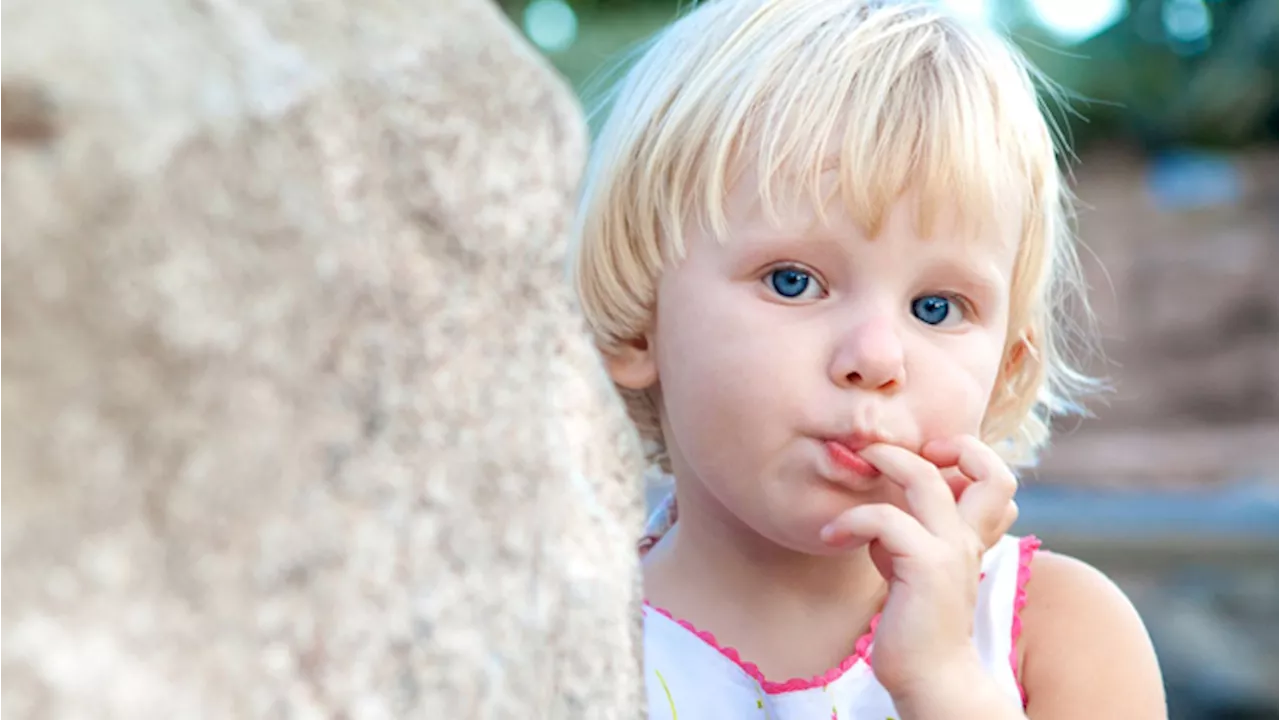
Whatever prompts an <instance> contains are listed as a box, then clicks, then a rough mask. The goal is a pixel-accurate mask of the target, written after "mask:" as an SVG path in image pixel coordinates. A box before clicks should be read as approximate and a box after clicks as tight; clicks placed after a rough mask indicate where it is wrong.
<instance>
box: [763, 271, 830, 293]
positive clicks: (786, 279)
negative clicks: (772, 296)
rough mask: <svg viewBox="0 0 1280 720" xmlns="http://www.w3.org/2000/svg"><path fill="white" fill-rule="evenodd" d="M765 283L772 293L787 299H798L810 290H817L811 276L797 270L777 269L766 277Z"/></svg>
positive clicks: (816, 285)
mask: <svg viewBox="0 0 1280 720" xmlns="http://www.w3.org/2000/svg"><path fill="white" fill-rule="evenodd" d="M765 281H766V282H768V284H769V287H770V288H772V289H773V291H774V292H776V293H778V294H779V295H781V296H782V297H784V298H789V299H795V298H798V297H800V296H802V295H804V294H805V292H806V291H807V290H809V289H811V288H818V284H817V282H816V281H815V280H814V279H813V276H812V275H810V274H809V273H807V272H805V271H804V270H800V269H799V268H778V269H777V270H773V271H772V272H770V273H769V274H768V275H766V276H765ZM819 289H820V288H819Z"/></svg>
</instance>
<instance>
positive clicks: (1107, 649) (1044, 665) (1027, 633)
mask: <svg viewBox="0 0 1280 720" xmlns="http://www.w3.org/2000/svg"><path fill="white" fill-rule="evenodd" d="M1028 568H1029V575H1030V577H1029V578H1028V579H1027V581H1026V587H1025V590H1026V604H1025V606H1024V607H1023V608H1022V609H1021V623H1022V633H1021V636H1020V638H1019V642H1018V644H1019V648H1018V654H1019V656H1020V657H1021V663H1020V665H1021V668H1020V671H1019V673H1018V675H1019V677H1021V678H1022V679H1023V686H1024V688H1025V690H1026V694H1027V700H1028V703H1029V704H1028V707H1029V708H1031V709H1036V710H1038V711H1039V712H1038V713H1037V715H1036V716H1038V717H1041V716H1042V717H1049V718H1053V717H1057V716H1061V717H1077V716H1078V715H1074V714H1072V713H1079V712H1082V711H1084V710H1085V709H1086V708H1087V709H1088V710H1089V711H1090V713H1094V714H1091V715H1090V717H1126V718H1145V717H1164V713H1165V706H1164V690H1163V683H1162V681H1161V678H1160V670H1159V666H1158V663H1157V661H1156V656H1155V651H1154V649H1153V647H1152V645H1151V640H1150V638H1149V637H1148V635H1147V631H1146V628H1145V627H1144V626H1143V623H1142V619H1141V618H1140V617H1139V616H1138V612H1137V610H1136V609H1135V608H1134V606H1133V604H1132V603H1131V602H1130V601H1129V598H1128V597H1126V596H1125V594H1124V592H1123V591H1121V590H1120V588H1119V587H1117V586H1116V584H1115V583H1114V582H1112V580H1111V579H1110V578H1108V577H1107V576H1106V575H1104V574H1103V573H1102V572H1101V571H1099V570H1098V569H1097V568H1094V567H1093V566H1091V565H1089V564H1088V563H1085V562H1083V561H1081V560H1077V559H1076V558H1073V557H1070V556H1068V555H1062V554H1059V553H1055V552H1051V551H1048V550H1042V551H1038V552H1035V553H1034V555H1033V556H1032V557H1031V558H1030V561H1029V566H1028ZM1097 712H1102V713H1103V714H1102V715H1097V714H1096V713H1097Z"/></svg>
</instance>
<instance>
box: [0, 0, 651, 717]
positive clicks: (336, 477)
mask: <svg viewBox="0 0 1280 720" xmlns="http://www.w3.org/2000/svg"><path fill="white" fill-rule="evenodd" d="M3 29H4V36H3V39H4V43H3V72H4V77H3V105H2V107H3V223H4V224H3V235H4V244H3V305H2V307H3V353H4V364H3V396H2V397H3V412H4V426H5V428H4V429H5V432H4V434H3V458H4V466H3V475H4V478H5V482H4V504H3V564H4V573H5V579H6V580H8V581H9V582H7V583H5V584H4V585H3V636H4V645H3V672H4V680H5V692H4V694H3V714H4V717H5V718H13V719H14V720H18V719H19V718H95V719H96V718H130V719H131V720H133V719H139V718H166V719H170V718H249V717H273V718H310V717H315V718H321V717H323V718H393V717H395V718H398V717H427V718H499V717H500V718H511V717H520V718H533V717H554V718H561V717H590V718H610V717H639V716H641V715H642V714H643V711H644V708H643V706H642V702H641V675H640V671H639V668H640V641H639V614H638V598H639V575H638V569H637V566H636V559H635V556H634V552H633V542H632V541H633V539H634V537H635V536H636V535H637V534H638V532H639V528H640V525H641V512H642V507H641V498H640V486H639V483H638V478H639V476H640V467H639V464H640V458H639V453H638V446H637V441H636V439H635V438H634V437H633V435H632V434H631V431H630V430H629V429H628V427H627V425H626V423H625V417H624V414H623V411H622V408H621V405H620V403H619V402H617V400H616V399H615V397H614V396H613V394H612V390H611V388H610V386H609V384H608V382H607V380H606V379H605V378H604V376H603V374H602V372H601V371H600V370H599V368H598V363H597V360H596V358H595V356H594V354H593V352H592V350H591V348H590V346H589V342H588V340H587V338H586V335H585V333H584V331H583V329H582V327H581V326H580V323H579V321H578V319H577V318H576V316H575V315H574V313H573V310H572V303H571V293H570V291H569V288H568V286H567V284H566V282H565V279H564V277H563V271H562V267H561V258H562V254H563V252H564V249H565V240H566V231H567V227H568V222H569V219H570V213H571V206H572V200H573V195H574V192H575V190H576V185H577V182H578V178H579V170H580V166H581V165H582V160H583V154H584V151H585V130H584V125H583V122H582V120H581V117H580V113H579V110H578V109H577V107H576V105H575V104H574V103H573V101H572V99H571V96H570V94H569V92H568V91H567V89H566V88H565V87H564V86H563V84H562V83H561V82H560V81H559V80H558V79H557V78H555V77H554V76H553V75H552V73H551V72H550V71H549V70H548V68H547V66H546V65H545V64H544V63H543V62H542V61H541V60H540V59H538V58H537V57H536V54H535V53H534V52H532V51H531V50H530V49H528V48H527V47H526V46H525V45H524V44H523V43H522V41H521V40H520V38H519V37H518V35H517V34H516V33H515V32H514V31H513V30H512V29H511V28H510V27H509V26H508V25H507V23H506V21H505V20H504V19H503V18H502V17H501V15H500V13H499V11H498V10H497V9H496V7H492V6H491V5H490V4H488V3H486V2H483V1H482V0H471V1H466V2H463V1H462V0H447V1H445V2H432V3H415V2H408V1H404V2H396V1H394V0H379V1H378V2H369V3H363V2H344V1H343V0H308V1H306V2H303V1H302V0H297V1H290V0H268V1H267V2H256V3H240V2H236V1H235V0H206V1H204V2H189V3H173V2H164V1H163V0H101V1H95V2H84V1H83V0H9V1H6V2H5V4H4V8H3Z"/></svg>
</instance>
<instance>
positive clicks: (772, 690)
mask: <svg viewBox="0 0 1280 720" xmlns="http://www.w3.org/2000/svg"><path fill="white" fill-rule="evenodd" d="M644 606H645V607H647V608H649V609H650V610H653V611H654V612H656V613H658V614H660V615H662V616H663V617H665V618H667V619H668V620H670V621H672V622H674V623H675V624H677V625H679V626H680V627H682V628H684V629H685V630H688V631H689V632H691V633H693V635H694V636H695V637H697V638H698V639H699V640H701V641H702V642H704V643H706V644H707V645H708V646H710V647H712V648H714V649H715V650H716V651H717V652H719V653H720V654H721V655H723V656H725V657H726V658H728V659H729V660H730V662H732V663H733V664H734V665H737V666H738V667H739V668H741V669H742V671H743V672H744V673H746V674H747V675H749V676H750V677H751V678H752V679H754V680H755V681H756V682H758V683H760V688H761V689H762V690H763V691H764V692H765V693H766V694H768V695H780V694H782V693H788V692H797V691H799V690H809V689H811V688H821V687H826V686H827V685H830V684H831V683H833V682H835V681H836V680H839V679H840V677H841V676H843V675H844V674H845V673H847V672H849V670H850V669H852V668H853V666H854V665H857V664H858V662H859V661H866V660H868V658H869V657H870V655H871V642H872V640H873V639H874V638H875V634H876V625H879V624H880V613H876V614H875V616H874V617H872V618H871V627H870V628H869V629H868V630H867V632H866V633H865V634H864V635H863V636H862V637H860V638H858V642H857V643H855V644H854V646H853V654H852V655H850V656H849V657H847V658H845V659H844V660H843V661H842V662H841V663H840V664H839V665H837V666H836V667H833V668H831V669H830V670H828V671H826V672H825V673H822V674H821V675H814V676H813V677H812V678H809V679H808V680H806V679H804V678H792V679H790V680H787V681H786V682H773V681H772V680H768V679H766V678H765V676H764V673H762V672H760V668H758V667H756V664H755V663H753V662H748V661H746V660H743V659H742V657H741V656H739V655H738V651H737V650H735V649H734V648H732V647H728V646H725V645H721V644H720V642H719V641H718V640H716V636H715V635H713V634H711V633H709V632H707V631H705V630H699V629H698V628H696V627H694V625H693V623H691V622H689V621H688V620H681V619H680V618H677V617H676V616H674V615H672V614H671V612H670V611H669V610H665V609H663V608H660V607H657V606H656V605H653V604H651V603H650V602H649V601H648V600H645V601H644Z"/></svg>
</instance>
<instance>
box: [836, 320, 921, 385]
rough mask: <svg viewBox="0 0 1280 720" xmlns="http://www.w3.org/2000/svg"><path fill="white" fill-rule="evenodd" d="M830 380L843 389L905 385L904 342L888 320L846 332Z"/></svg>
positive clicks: (861, 325) (839, 345)
mask: <svg viewBox="0 0 1280 720" xmlns="http://www.w3.org/2000/svg"><path fill="white" fill-rule="evenodd" d="M831 380H832V381H833V382H835V383H836V384H837V385H839V386H841V387H858V388H862V389H864V390H892V389H895V388H897V387H899V386H901V385H902V383H903V382H905V381H906V365H905V362H904V358H903V349H902V339H901V338H900V337H898V331H897V328H895V327H894V323H893V320H892V319H891V318H889V317H884V316H879V317H874V318H869V319H867V320H864V321H862V322H861V323H859V324H857V325H855V326H854V327H852V328H850V329H849V330H847V331H846V332H845V334H844V335H843V337H841V339H840V342H839V344H838V345H837V346H836V349H835V353H834V354H833V355H832V358H831Z"/></svg>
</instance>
